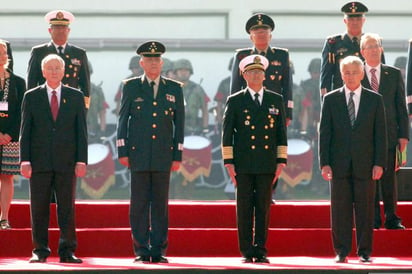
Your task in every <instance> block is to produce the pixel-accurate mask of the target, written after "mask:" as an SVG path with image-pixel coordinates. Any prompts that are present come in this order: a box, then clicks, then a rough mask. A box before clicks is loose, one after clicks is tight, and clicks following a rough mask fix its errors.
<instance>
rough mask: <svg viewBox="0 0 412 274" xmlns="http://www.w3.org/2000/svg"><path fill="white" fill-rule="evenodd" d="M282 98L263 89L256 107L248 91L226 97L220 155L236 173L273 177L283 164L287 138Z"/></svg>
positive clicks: (285, 156) (285, 158)
mask: <svg viewBox="0 0 412 274" xmlns="http://www.w3.org/2000/svg"><path fill="white" fill-rule="evenodd" d="M285 119H286V118H285V110H284V105H283V100H282V96H281V95H279V94H277V93H275V92H273V91H269V90H264V94H263V100H262V105H261V106H260V107H258V106H257V105H256V103H255V102H254V101H253V99H252V97H251V96H250V94H249V91H248V89H244V90H241V91H239V92H237V93H235V94H232V95H231V96H229V97H228V100H227V103H226V109H225V113H224V116H223V134H222V152H223V160H224V163H225V164H234V165H235V169H236V172H237V173H249V174H259V173H265V174H274V173H275V171H276V165H277V164H278V163H286V160H287V137H286V124H285V123H286V122H285Z"/></svg>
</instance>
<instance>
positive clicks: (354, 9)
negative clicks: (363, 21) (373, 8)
mask: <svg viewBox="0 0 412 274" xmlns="http://www.w3.org/2000/svg"><path fill="white" fill-rule="evenodd" d="M341 11H342V12H343V13H344V14H346V15H347V16H348V17H359V16H363V15H364V14H365V13H367V12H368V8H367V7H366V6H365V5H364V4H362V3H361V2H349V3H346V4H345V5H344V6H343V7H342V9H341Z"/></svg>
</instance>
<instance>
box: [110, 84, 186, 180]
mask: <svg viewBox="0 0 412 274" xmlns="http://www.w3.org/2000/svg"><path fill="white" fill-rule="evenodd" d="M125 81H126V82H125V85H124V87H123V95H122V103H121V108H120V112H119V122H118V128H117V149H118V154H119V157H129V162H130V169H131V170H132V171H162V172H169V171H170V167H171V164H172V161H181V160H182V149H183V136H184V135H183V131H184V120H185V107H184V100H183V91H182V87H181V84H180V83H178V82H176V81H173V80H170V79H167V78H163V77H161V78H160V81H159V88H158V92H157V96H156V100H154V99H153V91H152V88H151V87H150V86H149V83H148V82H147V80H146V79H145V77H143V76H140V77H135V78H131V79H128V80H125Z"/></svg>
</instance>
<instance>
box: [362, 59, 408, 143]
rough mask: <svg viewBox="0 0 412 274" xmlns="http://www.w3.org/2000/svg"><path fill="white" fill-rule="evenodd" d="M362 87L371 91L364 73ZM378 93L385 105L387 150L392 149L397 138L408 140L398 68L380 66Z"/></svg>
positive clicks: (400, 75) (403, 87)
mask: <svg viewBox="0 0 412 274" xmlns="http://www.w3.org/2000/svg"><path fill="white" fill-rule="evenodd" d="M362 86H364V87H365V88H368V89H371V85H370V83H369V79H368V77H367V76H366V72H365V77H364V78H363V80H362ZM378 91H379V93H380V94H381V95H382V96H383V103H384V105H385V114H386V129H387V130H388V149H394V148H395V147H396V145H397V144H398V139H399V138H406V139H409V118H408V111H407V108H406V100H405V85H404V82H403V79H402V74H401V71H400V70H399V69H398V68H395V67H392V66H388V65H384V64H382V65H381V75H380V81H379V90H378Z"/></svg>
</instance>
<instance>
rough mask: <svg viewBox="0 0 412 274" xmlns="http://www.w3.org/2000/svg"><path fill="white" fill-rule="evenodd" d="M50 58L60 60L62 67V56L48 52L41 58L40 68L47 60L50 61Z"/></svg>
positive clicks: (63, 64)
mask: <svg viewBox="0 0 412 274" xmlns="http://www.w3.org/2000/svg"><path fill="white" fill-rule="evenodd" d="M51 60H57V61H59V62H60V64H62V66H63V68H64V66H65V63H64V60H63V58H61V57H60V56H59V55H57V54H54V53H52V54H49V55H47V56H46V57H44V58H43V60H41V69H42V70H43V69H44V66H45V65H46V63H47V62H49V61H51Z"/></svg>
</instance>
